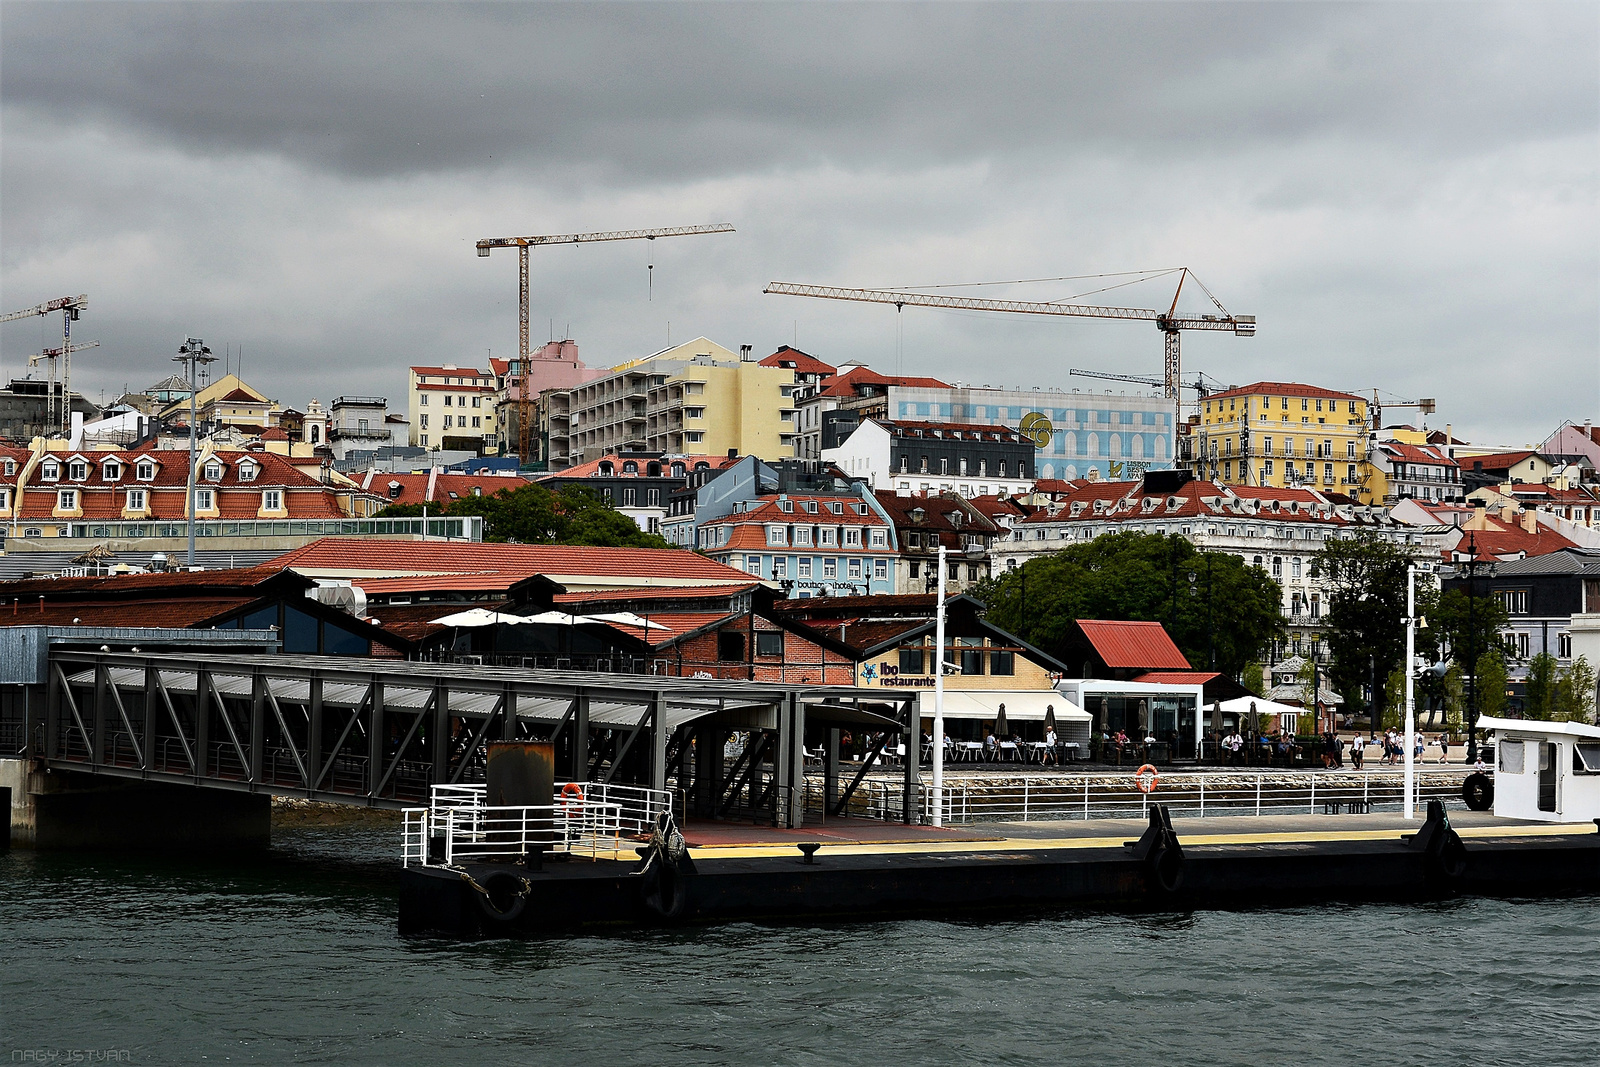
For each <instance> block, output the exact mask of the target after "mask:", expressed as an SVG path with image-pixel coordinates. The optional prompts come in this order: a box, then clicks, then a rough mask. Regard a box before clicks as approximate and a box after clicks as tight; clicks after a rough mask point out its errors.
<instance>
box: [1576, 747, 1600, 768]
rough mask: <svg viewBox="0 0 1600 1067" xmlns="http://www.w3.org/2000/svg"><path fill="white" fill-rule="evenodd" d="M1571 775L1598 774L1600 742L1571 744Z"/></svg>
mask: <svg viewBox="0 0 1600 1067" xmlns="http://www.w3.org/2000/svg"><path fill="white" fill-rule="evenodd" d="M1572 773H1573V774H1600V741H1574V742H1573V743H1572Z"/></svg>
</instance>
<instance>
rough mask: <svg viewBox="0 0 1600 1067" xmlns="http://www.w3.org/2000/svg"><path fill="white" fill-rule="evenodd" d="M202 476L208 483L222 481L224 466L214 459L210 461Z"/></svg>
mask: <svg viewBox="0 0 1600 1067" xmlns="http://www.w3.org/2000/svg"><path fill="white" fill-rule="evenodd" d="M200 476H201V477H202V478H204V479H205V480H206V481H208V482H220V481H222V464H221V463H220V462H219V461H217V460H214V459H213V460H208V461H207V462H206V466H205V470H204V471H202V472H201V475H200Z"/></svg>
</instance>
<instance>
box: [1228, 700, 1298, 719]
mask: <svg viewBox="0 0 1600 1067" xmlns="http://www.w3.org/2000/svg"><path fill="white" fill-rule="evenodd" d="M1252 704H1254V705H1255V711H1256V714H1257V715H1310V714H1312V711H1311V709H1310V708H1297V707H1295V706H1294V705H1293V704H1280V703H1278V702H1277V701H1276V700H1268V699H1267V698H1266V697H1234V698H1233V699H1232V700H1224V701H1223V702H1222V710H1223V711H1225V712H1228V713H1230V714H1233V715H1238V716H1239V718H1240V721H1241V722H1242V721H1243V720H1244V716H1246V715H1249V714H1250V705H1252Z"/></svg>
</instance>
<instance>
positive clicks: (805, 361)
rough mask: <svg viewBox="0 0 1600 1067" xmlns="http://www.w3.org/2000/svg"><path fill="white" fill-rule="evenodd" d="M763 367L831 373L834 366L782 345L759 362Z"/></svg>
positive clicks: (800, 372) (806, 372) (799, 371)
mask: <svg viewBox="0 0 1600 1067" xmlns="http://www.w3.org/2000/svg"><path fill="white" fill-rule="evenodd" d="M760 366H763V367H788V368H790V369H792V370H794V371H795V372H796V373H799V374H832V373H833V371H834V368H833V367H831V366H829V365H828V364H826V363H824V362H822V360H820V359H818V358H817V357H816V356H810V355H807V354H806V353H804V352H802V351H800V350H799V349H798V348H790V347H789V346H788V345H783V346H782V347H781V348H779V349H778V350H777V351H776V352H774V353H772V355H770V356H768V357H767V358H766V359H763V360H762V361H761V363H760Z"/></svg>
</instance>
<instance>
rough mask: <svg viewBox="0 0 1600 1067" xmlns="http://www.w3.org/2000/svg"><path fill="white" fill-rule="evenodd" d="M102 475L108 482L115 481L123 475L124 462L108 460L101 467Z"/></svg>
mask: <svg viewBox="0 0 1600 1067" xmlns="http://www.w3.org/2000/svg"><path fill="white" fill-rule="evenodd" d="M100 476H101V477H102V478H104V479H105V480H106V481H108V482H114V481H116V480H117V479H118V478H120V477H122V464H120V463H118V462H117V461H116V460H114V459H110V460H107V461H106V462H105V464H104V465H102V466H101V468H100Z"/></svg>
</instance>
